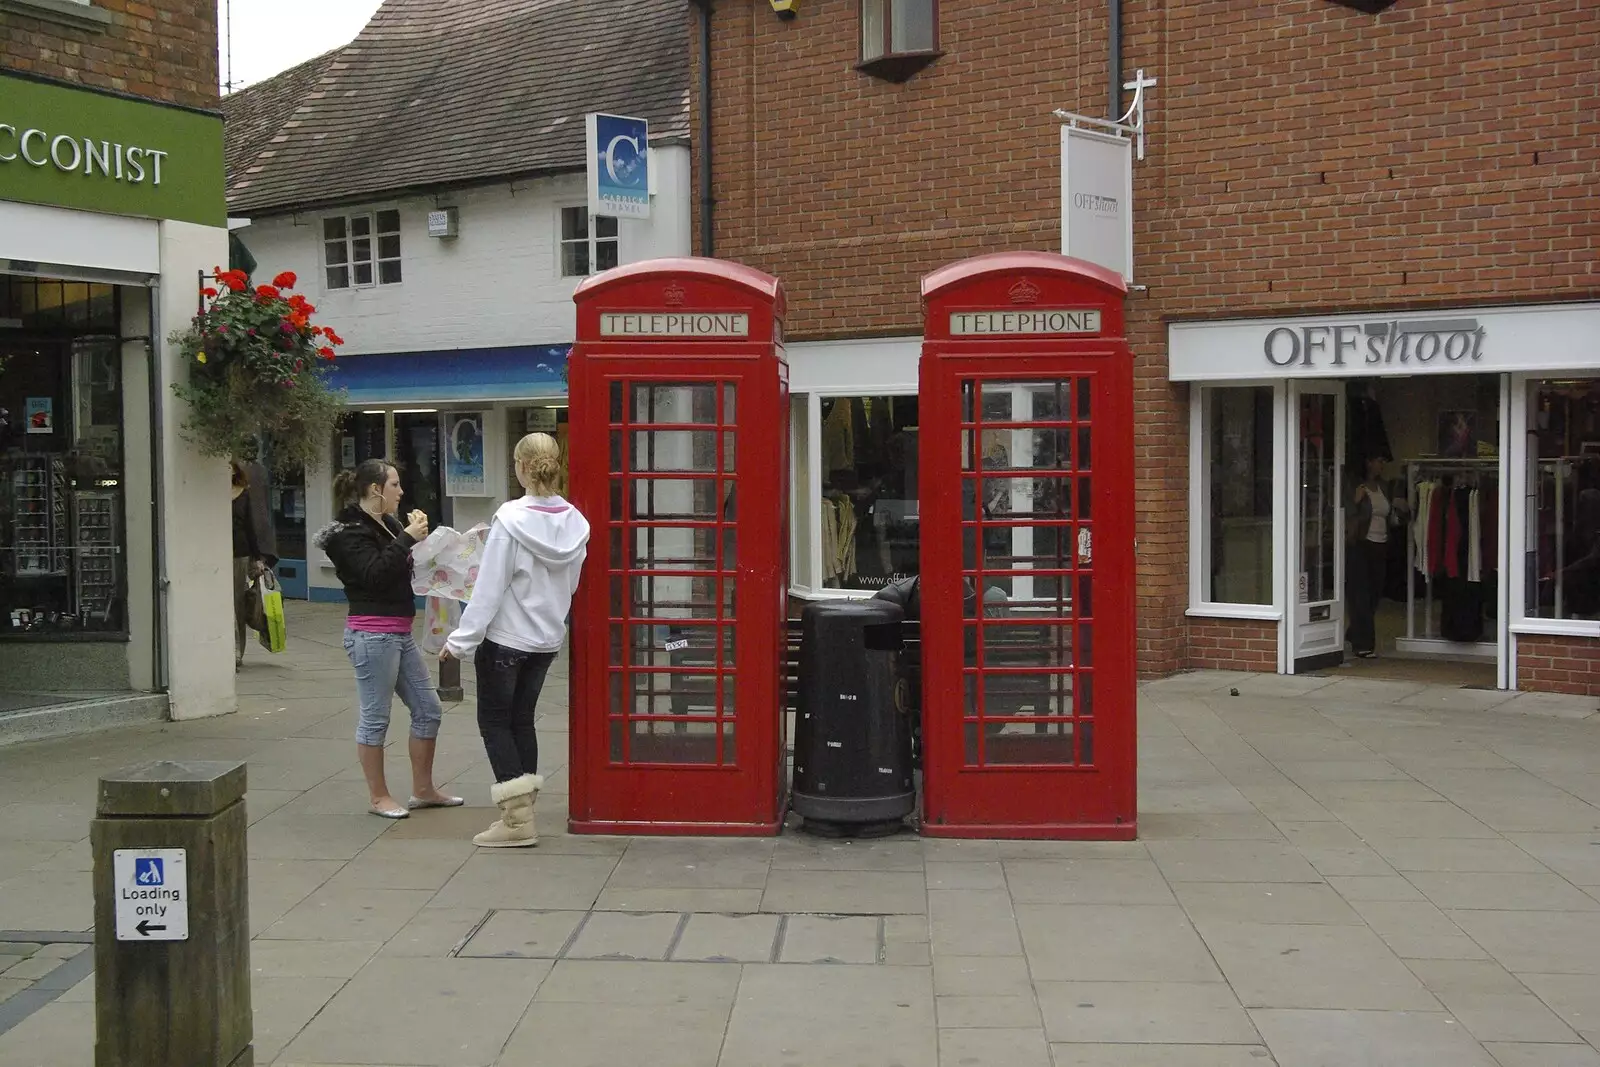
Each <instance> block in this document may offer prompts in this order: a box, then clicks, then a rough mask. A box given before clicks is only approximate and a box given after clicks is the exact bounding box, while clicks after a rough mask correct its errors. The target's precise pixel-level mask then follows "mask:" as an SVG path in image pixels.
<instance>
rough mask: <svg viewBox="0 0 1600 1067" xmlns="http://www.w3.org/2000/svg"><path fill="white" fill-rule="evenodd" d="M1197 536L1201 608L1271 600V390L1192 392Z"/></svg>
mask: <svg viewBox="0 0 1600 1067" xmlns="http://www.w3.org/2000/svg"><path fill="white" fill-rule="evenodd" d="M1199 397H1200V399H1199V403H1200V405H1201V408H1200V449H1199V456H1198V460H1199V463H1198V469H1197V470H1194V471H1192V472H1191V477H1194V478H1197V479H1199V482H1200V494H1199V496H1200V505H1201V511H1200V513H1199V514H1196V515H1193V516H1191V521H1192V522H1194V523H1195V524H1196V527H1197V533H1198V534H1199V536H1198V537H1197V538H1196V539H1195V548H1196V550H1197V551H1196V552H1195V558H1194V559H1192V560H1191V561H1190V566H1191V567H1193V568H1195V569H1196V570H1197V571H1198V572H1199V576H1200V583H1199V590H1198V595H1199V599H1200V602H1201V603H1206V604H1241V605H1253V606H1267V605H1270V604H1272V602H1273V595H1272V594H1273V589H1272V545H1273V541H1272V511H1273V507H1272V505H1273V492H1274V488H1275V487H1274V485H1273V455H1274V453H1273V448H1272V434H1273V387H1272V386H1270V385H1246V386H1230V387H1226V388H1210V389H1203V390H1201V391H1200V393H1199Z"/></svg>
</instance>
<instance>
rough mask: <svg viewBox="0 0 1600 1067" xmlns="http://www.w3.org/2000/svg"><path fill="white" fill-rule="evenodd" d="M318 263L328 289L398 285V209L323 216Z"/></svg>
mask: <svg viewBox="0 0 1600 1067" xmlns="http://www.w3.org/2000/svg"><path fill="white" fill-rule="evenodd" d="M322 262H323V268H324V270H325V272H326V276H327V283H328V288H329V289H364V288H367V287H369V286H372V285H397V284H399V282H400V278H401V269H400V212H399V211H395V210H392V209H391V210H387V211H375V212H371V213H367V214H360V215H334V216H332V217H330V218H324V219H323V220H322Z"/></svg>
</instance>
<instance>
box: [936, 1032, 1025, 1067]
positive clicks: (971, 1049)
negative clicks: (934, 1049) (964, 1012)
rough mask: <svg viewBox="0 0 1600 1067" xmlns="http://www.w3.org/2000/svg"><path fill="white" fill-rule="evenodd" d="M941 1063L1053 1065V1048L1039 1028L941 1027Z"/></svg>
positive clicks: (965, 1065) (966, 1066)
mask: <svg viewBox="0 0 1600 1067" xmlns="http://www.w3.org/2000/svg"><path fill="white" fill-rule="evenodd" d="M939 1063H940V1064H943V1065H949V1067H978V1065H981V1064H988V1063H1003V1064H1005V1065H1006V1067H1050V1049H1049V1046H1047V1045H1046V1044H1045V1039H1044V1032H1043V1031H1042V1030H1039V1029H1038V1028H1037V1027H1033V1028H1022V1029H1003V1030H1002V1029H990V1028H984V1029H975V1030H963V1029H945V1028H944V1027H943V1026H942V1025H941V1027H940V1029H939Z"/></svg>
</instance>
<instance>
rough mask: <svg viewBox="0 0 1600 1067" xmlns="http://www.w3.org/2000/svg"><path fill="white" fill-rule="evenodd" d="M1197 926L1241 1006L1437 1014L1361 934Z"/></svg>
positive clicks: (1424, 994) (1388, 955) (1390, 956)
mask: <svg viewBox="0 0 1600 1067" xmlns="http://www.w3.org/2000/svg"><path fill="white" fill-rule="evenodd" d="M1199 927H1200V933H1201V936H1202V937H1204V938H1205V944H1206V947H1207V948H1209V949H1210V950H1211V951H1212V953H1214V954H1215V956H1216V960H1217V964H1218V965H1219V966H1220V967H1221V968H1222V972H1223V974H1225V975H1226V976H1227V979H1228V982H1229V984H1231V985H1232V986H1233V989H1234V991H1235V992H1236V993H1237V994H1238V996H1239V999H1240V1000H1241V1001H1242V1002H1243V1003H1244V1005H1245V1006H1246V1007H1249V1008H1304V1007H1311V1008H1335V1009H1350V1010H1366V1011H1440V1010H1442V1008H1441V1006H1440V1004H1439V1002H1438V1000H1437V999H1435V998H1434V996H1433V995H1432V994H1431V993H1429V992H1428V991H1427V990H1426V989H1425V988H1424V987H1423V985H1422V983H1421V982H1419V981H1418V980H1417V978H1416V976H1415V975H1413V974H1412V973H1411V972H1410V971H1409V970H1407V969H1406V966H1405V964H1403V963H1402V962H1401V961H1400V959H1399V958H1398V957H1397V956H1396V955H1395V954H1394V953H1393V952H1391V951H1390V949H1389V948H1388V946H1387V945H1385V944H1384V943H1383V942H1382V941H1381V940H1379V938H1378V937H1377V935H1375V934H1374V933H1372V931H1370V930H1367V929H1364V928H1362V927H1349V926H1290V925H1270V924H1265V923H1201V924H1199ZM1268 1044H1269V1045H1270V1044H1271V1042H1270V1041H1268Z"/></svg>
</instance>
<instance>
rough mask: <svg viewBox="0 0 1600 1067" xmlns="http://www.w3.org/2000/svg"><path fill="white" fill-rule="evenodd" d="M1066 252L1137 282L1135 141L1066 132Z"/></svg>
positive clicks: (1063, 199) (1063, 171)
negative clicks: (1134, 192)
mask: <svg viewBox="0 0 1600 1067" xmlns="http://www.w3.org/2000/svg"><path fill="white" fill-rule="evenodd" d="M1061 252H1062V254H1063V255H1068V256H1072V257H1074V258H1076V259H1083V260H1087V261H1089V262H1090V263H1094V264H1097V265H1099V266H1102V267H1105V268H1107V269H1108V270H1114V271H1116V272H1117V273H1118V274H1120V275H1122V280H1123V281H1125V282H1128V283H1131V282H1132V281H1133V142H1132V141H1131V140H1130V139H1129V138H1127V137H1124V136H1122V135H1121V134H1115V133H1099V132H1097V131H1094V130H1086V129H1082V128H1080V127H1077V126H1071V125H1064V126H1062V127H1061Z"/></svg>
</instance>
